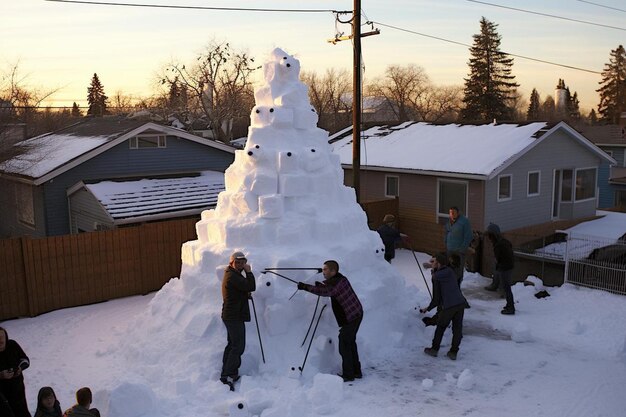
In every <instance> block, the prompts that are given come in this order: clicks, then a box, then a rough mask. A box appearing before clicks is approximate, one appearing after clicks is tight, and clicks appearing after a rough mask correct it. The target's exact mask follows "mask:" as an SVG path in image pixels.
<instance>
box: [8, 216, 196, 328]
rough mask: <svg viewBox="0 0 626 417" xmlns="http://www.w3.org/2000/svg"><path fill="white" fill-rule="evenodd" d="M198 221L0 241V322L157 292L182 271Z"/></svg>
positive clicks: (169, 222)
mask: <svg viewBox="0 0 626 417" xmlns="http://www.w3.org/2000/svg"><path fill="white" fill-rule="evenodd" d="M195 223H196V220H195V219H184V220H175V221H168V222H159V223H149V224H145V225H141V226H137V227H129V228H121V229H114V230H107V231H103V232H92V233H82V234H78V235H64V236H55V237H48V238H40V239H31V238H28V237H23V238H16V239H6V240H0V320H5V319H8V318H14V317H21V316H36V315H38V314H41V313H45V312H48V311H52V310H57V309H60V308H66V307H74V306H79V305H85V304H92V303H97V302H101V301H106V300H110V299H114V298H121V297H127V296H130V295H138V294H146V293H148V292H151V291H154V290H157V289H159V288H161V287H162V286H163V284H165V283H166V282H167V281H168V280H169V279H170V278H172V277H176V276H178V275H179V274H180V266H181V260H180V248H181V245H182V243H183V242H186V241H188V240H191V239H195V237H196V233H195Z"/></svg>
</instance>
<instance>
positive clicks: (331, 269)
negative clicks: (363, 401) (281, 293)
mask: <svg viewBox="0 0 626 417" xmlns="http://www.w3.org/2000/svg"><path fill="white" fill-rule="evenodd" d="M322 274H323V275H324V282H321V283H316V285H309V284H305V283H303V282H299V283H298V289H299V290H304V291H308V292H310V293H312V294H316V295H319V296H321V297H330V300H331V305H332V308H333V313H334V314H335V319H336V320H337V324H338V325H339V354H340V355H341V360H342V366H341V368H342V373H341V374H338V375H339V376H340V377H342V378H343V381H344V382H349V381H354V379H355V378H362V377H363V374H362V372H361V362H360V361H359V351H358V348H357V344H356V334H357V332H358V331H359V327H360V326H361V321H362V320H363V306H362V305H361V301H359V297H357V295H356V293H355V292H354V290H353V289H352V286H351V285H350V281H348V278H346V277H345V276H343V275H342V274H340V273H339V264H338V263H337V261H332V260H331V261H326V262H324V266H323V267H322Z"/></svg>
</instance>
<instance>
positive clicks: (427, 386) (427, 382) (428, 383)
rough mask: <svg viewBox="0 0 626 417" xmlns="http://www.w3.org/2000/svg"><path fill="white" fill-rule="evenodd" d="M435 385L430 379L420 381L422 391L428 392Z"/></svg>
mask: <svg viewBox="0 0 626 417" xmlns="http://www.w3.org/2000/svg"><path fill="white" fill-rule="evenodd" d="M434 385H435V381H433V380H432V379H428V378H425V379H423V380H422V389H423V390H424V391H429V390H430V389H431V388H432V387H433V386H434Z"/></svg>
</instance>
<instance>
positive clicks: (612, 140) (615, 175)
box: [579, 118, 626, 208]
mask: <svg viewBox="0 0 626 417" xmlns="http://www.w3.org/2000/svg"><path fill="white" fill-rule="evenodd" d="M622 120H624V123H622V125H621V126H620V125H602V126H584V127H582V128H580V129H579V130H580V131H581V132H582V134H583V135H585V137H587V138H588V139H589V140H591V141H592V142H593V143H594V144H595V145H596V146H597V147H598V148H600V149H602V150H603V151H604V152H606V153H607V154H608V155H609V156H611V157H613V159H615V164H609V163H608V162H604V163H602V165H600V168H599V169H598V188H599V197H598V208H612V207H622V208H626V118H623V119H622Z"/></svg>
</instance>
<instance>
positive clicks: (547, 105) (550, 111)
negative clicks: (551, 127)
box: [541, 96, 556, 121]
mask: <svg viewBox="0 0 626 417" xmlns="http://www.w3.org/2000/svg"><path fill="white" fill-rule="evenodd" d="M541 117H542V118H543V119H545V120H549V121H553V120H554V119H555V118H556V105H555V104H554V98H552V96H547V97H546V99H545V100H544V101H543V104H542V105H541Z"/></svg>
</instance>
